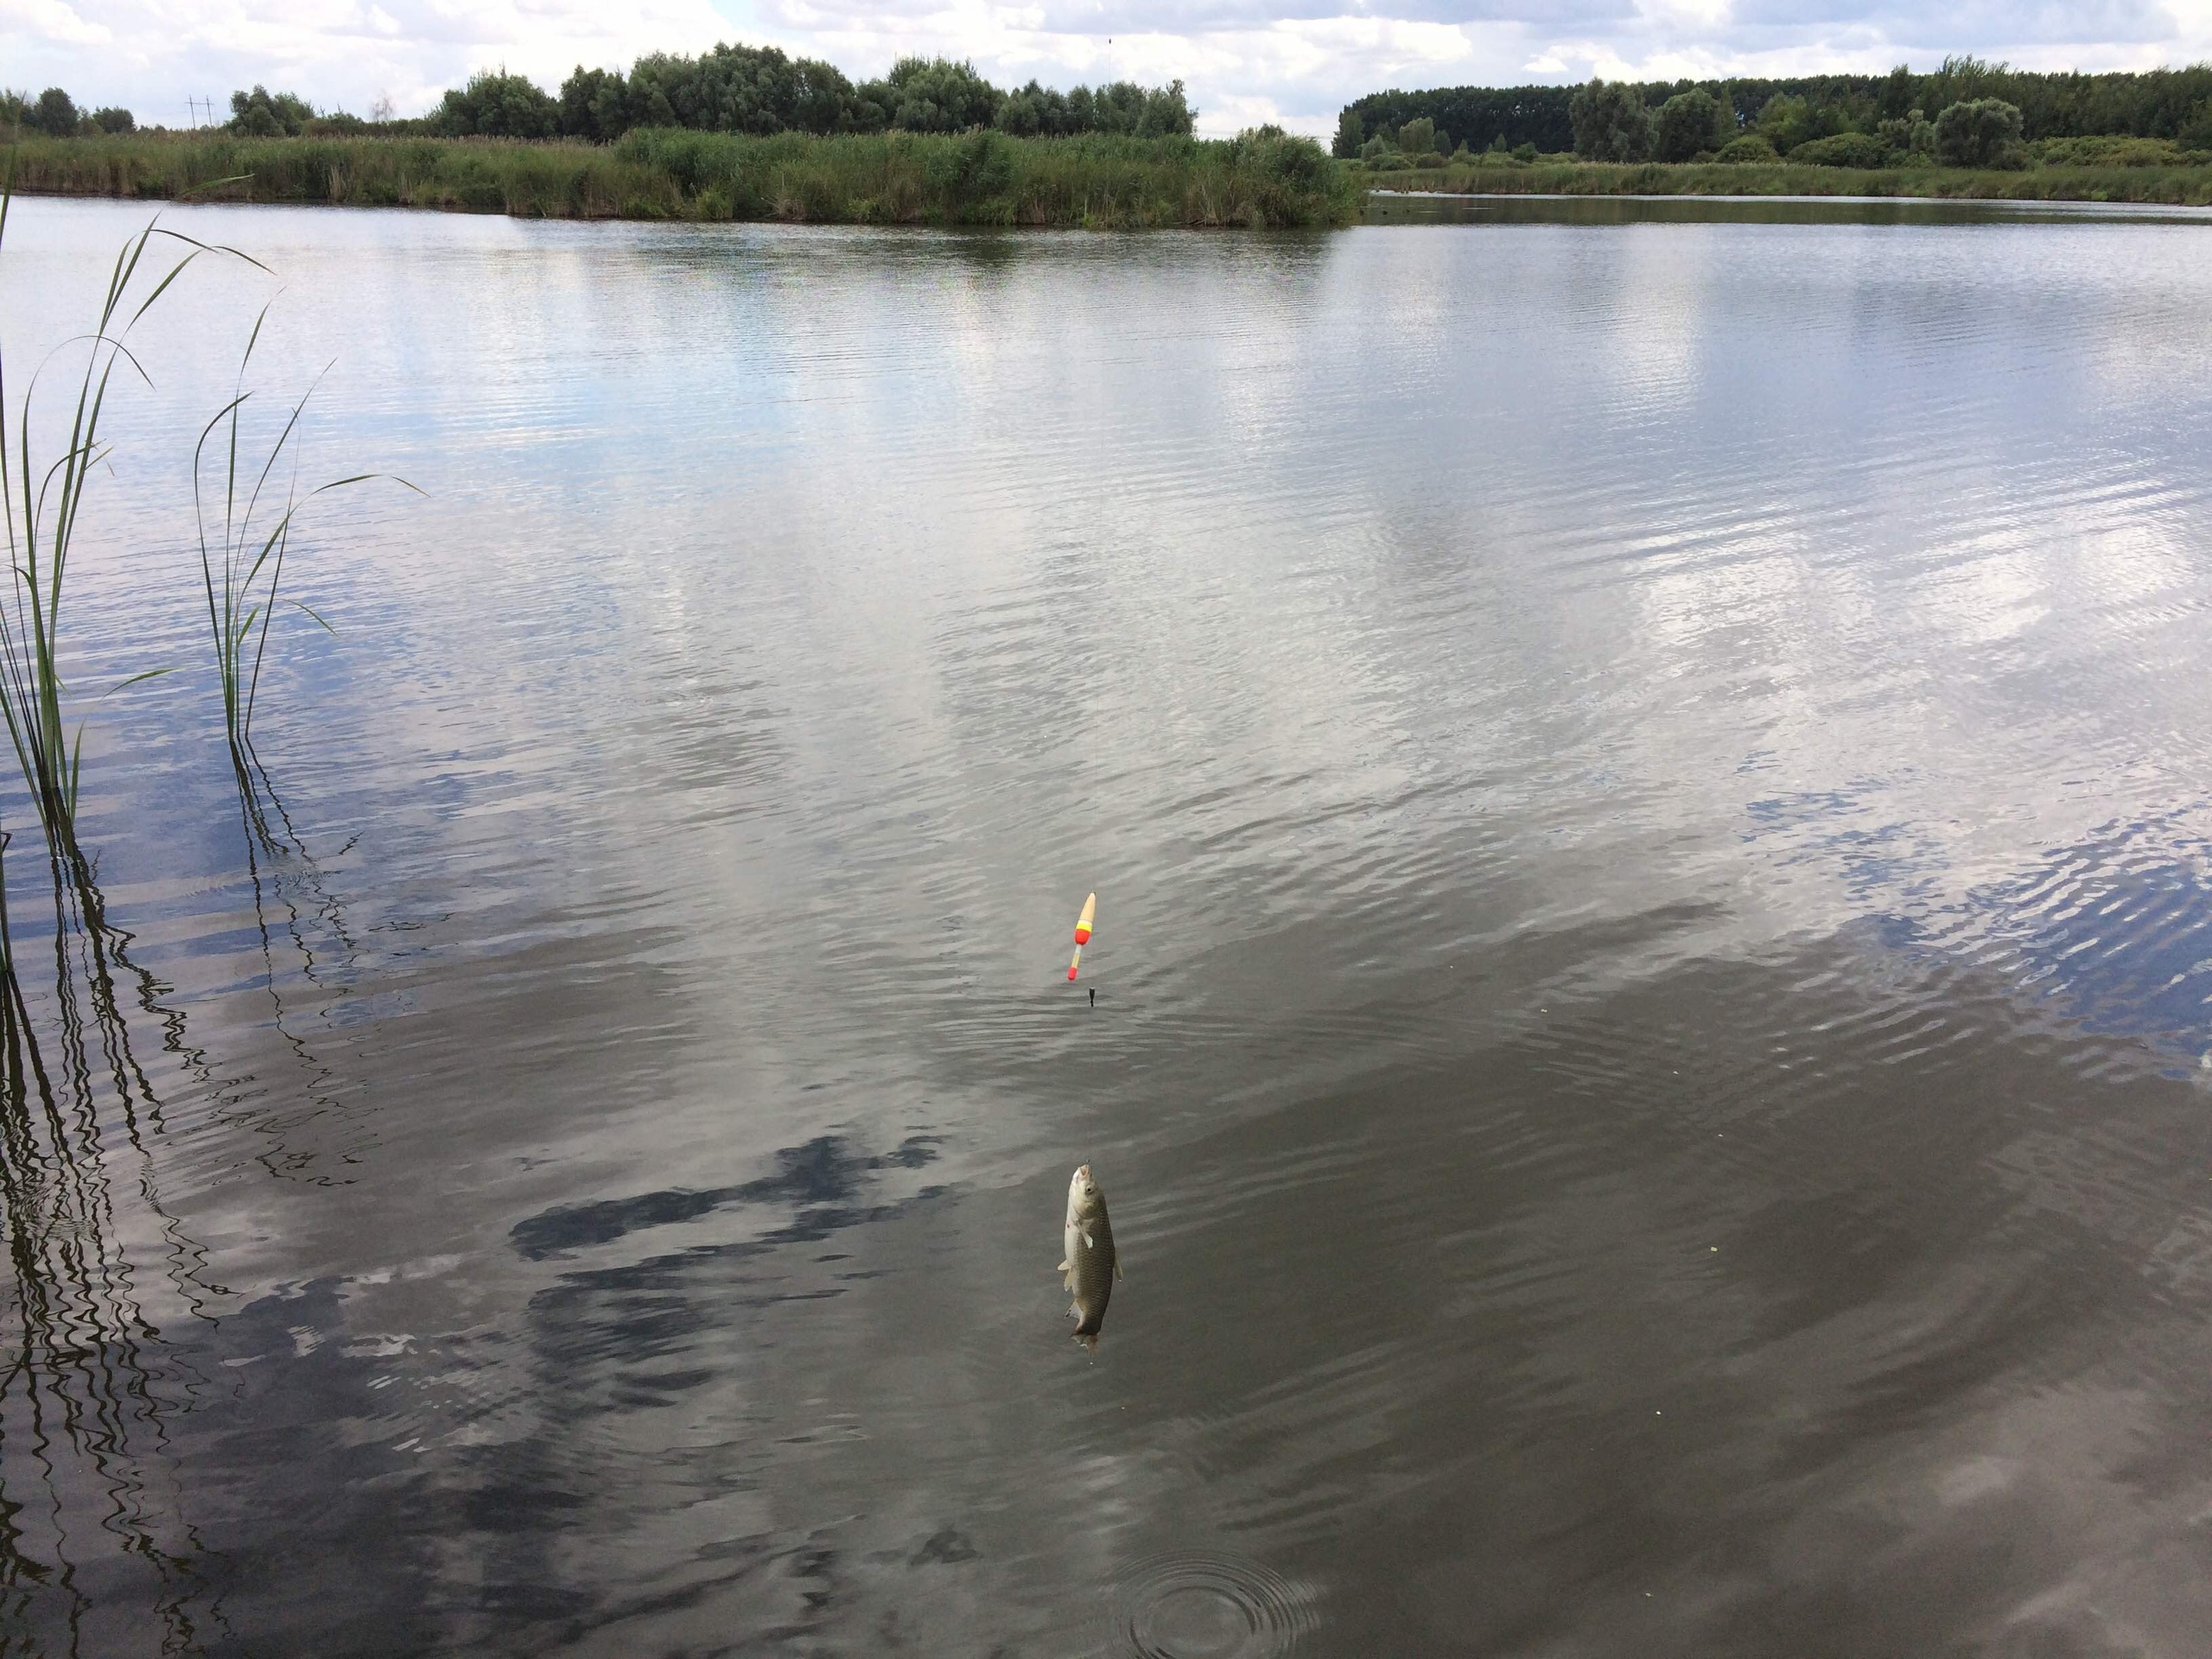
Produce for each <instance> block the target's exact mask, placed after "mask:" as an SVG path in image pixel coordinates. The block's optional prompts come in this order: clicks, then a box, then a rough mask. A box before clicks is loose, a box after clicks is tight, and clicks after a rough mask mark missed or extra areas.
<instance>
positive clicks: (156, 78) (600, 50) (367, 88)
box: [0, 0, 2212, 132]
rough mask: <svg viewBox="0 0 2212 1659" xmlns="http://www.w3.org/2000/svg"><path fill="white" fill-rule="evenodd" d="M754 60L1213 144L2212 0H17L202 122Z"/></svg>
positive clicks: (14, 16) (44, 72)
mask: <svg viewBox="0 0 2212 1659" xmlns="http://www.w3.org/2000/svg"><path fill="white" fill-rule="evenodd" d="M723 40H741V41H749V42H755V43H768V44H773V45H777V46H780V47H783V48H785V49H786V50H787V51H791V52H794V53H804V54H808V55H810V56H814V57H822V58H827V59H829V60H830V61H831V62H833V63H835V64H836V65H838V66H839V67H841V68H842V69H844V70H845V71H846V72H847V73H849V74H852V75H854V76H855V77H856V78H857V77H861V76H865V75H869V74H874V73H880V71H882V70H883V69H884V68H886V67H888V66H889V64H890V63H891V61H892V60H893V58H895V57H897V56H899V55H900V54H904V53H907V52H918V53H922V54H939V53H942V54H946V55H949V56H953V57H962V58H971V59H973V60H975V63H976V67H978V68H979V69H981V70H982V71H983V72H984V73H986V74H988V75H989V76H990V77H991V78H992V79H995V80H997V81H999V82H1000V83H1001V84H1005V83H1007V82H1010V81H1020V80H1027V79H1029V78H1030V77H1031V76H1035V77H1037V78H1038V79H1040V80H1043V81H1045V82H1046V84H1047V85H1059V86H1067V85H1071V84H1072V83H1074V82H1076V81H1078V80H1080V81H1096V80H1098V79H1121V78H1125V77H1126V78H1129V79H1138V80H1144V81H1153V82H1157V81H1166V80H1168V79H1173V78H1175V77H1177V76H1180V77H1182V79H1184V81H1185V83H1186V84H1187V85H1188V86H1189V88H1190V92H1191V95H1192V101H1193V103H1194V104H1196V105H1197V106H1198V111H1199V127H1200V130H1202V131H1206V132H1227V131H1233V130H1236V128H1238V127H1241V126H1246V125H1249V124H1252V123H1254V122H1256V121H1263V120H1278V121H1281V122H1282V123H1283V124H1285V125H1287V126H1291V127H1294V128H1298V129H1300V130H1306V131H1312V132H1325V131H1327V130H1330V129H1331V128H1332V127H1333V125H1334V124H1335V118H1336V111H1338V108H1340V107H1341V106H1342V105H1344V103H1345V102H1346V101H1347V100H1348V99H1352V98H1355V97H1357V96H1358V95H1359V94H1360V93H1362V92H1373V91H1376V90H1379V89H1381V88H1383V87H1386V86H1463V85H1468V84H1471V83H1481V84H1491V85H1512V84H1516V83H1521V82H1526V81H1532V80H1541V81H1561V80H1579V79H1586V78H1587V77H1588V76H1589V75H1591V74H1592V73H1593V72H1594V73H1599V74H1604V75H1609V76H1630V75H1633V76H1637V77H1640V78H1648V79H1658V78H1661V77H1667V78H1672V77H1675V76H1681V75H1699V76H1702V75H1717V74H1730V73H1802V72H1808V71H1815V70H1823V69H1854V70H1881V69H1886V68H1888V67H1891V65H1893V64H1897V63H1900V62H1906V63H1910V64H1912V65H1913V66H1914V67H1916V68H1927V67H1933V66H1934V65H1935V64H1936V62H1938V61H1939V60H1942V58H1943V57H1944V56H1945V55H1946V54H1949V53H1954V52H1972V53H1974V54H1978V55H1980V56H1983V57H1989V58H2003V59H2007V60H2011V61H2012V62H2014V63H2018V64H2022V65H2025V66H2028V67H2035V68H2069V67H2081V68H2085V69H2111V68H2143V67H2152V66H2154V65H2158V64H2162V63H2163V64H2180V63H2193V62H2196V61H2199V60H2203V59H2206V58H2212V0H2012V3H2007V0H1962V3H1955V4H1938V5H1929V4H1926V3H1924V0H1549V3H1546V0H1033V3H1027V4H994V3H989V0H0V82H4V84H6V85H9V86H19V87H25V88H28V89H29V90H31V91H33V92H35V91H37V90H39V89H40V88H41V87H44V86H55V85H58V86H63V87H65V88H66V89H67V91H68V92H70V93H71V94H72V95H73V96H74V97H75V98H76V99H78V101H79V103H84V104H91V105H107V104H121V105H127V106H128V107H129V108H130V109H131V110H133V111H136V112H137V116H138V118H139V119H140V120H141V121H142V122H146V123H162V124H169V125H180V124H185V123H186V122H188V120H189V118H190V117H189V115H188V99H192V98H201V99H205V98H209V97H213V99H215V100H216V101H217V103H218V105H220V104H221V103H222V101H223V99H225V98H226V95H227V94H228V93H229V92H230V91H231V89H232V87H235V86H245V85H250V84H251V83H253V82H256V81H259V82H264V83H266V84H267V85H269V86H271V87H283V88H285V89H287V90H289V91H293V92H298V93H299V94H301V95H302V97H304V98H306V99H308V101H309V102H310V103H312V104H315V105H317V106H319V107H321V108H326V109H327V108H340V109H348V110H352V111H355V112H356V113H365V112H366V111H367V110H368V109H369V107H370V106H371V105H372V104H373V103H374V102H375V100H376V99H378V98H379V97H385V98H389V99H391V102H392V105H393V106H394V107H395V109H396V110H397V112H398V113H400V114H403V115H407V114H415V113H418V112H420V111H423V110H424V109H427V108H428V107H429V105H431V104H433V103H435V101H436V98H437V94H438V92H439V91H440V89H442V88H443V87H445V86H450V85H453V84H454V83H456V82H458V81H460V80H461V79H466V78H467V75H468V74H469V73H470V72H471V71H473V70H475V69H480V68H484V67H497V66H499V65H503V64H504V65H505V67H508V68H510V69H514V70H519V71H523V72H524V73H529V74H531V75H532V76H534V77H536V78H537V79H538V80H539V81H540V82H541V83H543V84H544V85H545V86H548V87H549V88H550V87H552V86H556V85H557V84H558V83H559V81H560V79H562V77H563V75H565V74H566V73H568V71H569V69H570V68H572V67H574V66H575V65H576V64H578V63H585V64H594V65H608V66H618V67H626V66H627V64H628V63H629V61H630V60H632V58H634V57H636V56H637V55H638V54H640V53H643V52H650V51H657V50H665V51H681V52H696V51H698V50H701V49H702V48H706V47H709V46H711V45H712V44H714V42H715V41H723Z"/></svg>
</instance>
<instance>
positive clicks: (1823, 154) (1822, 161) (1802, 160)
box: [1789, 132, 1890, 168]
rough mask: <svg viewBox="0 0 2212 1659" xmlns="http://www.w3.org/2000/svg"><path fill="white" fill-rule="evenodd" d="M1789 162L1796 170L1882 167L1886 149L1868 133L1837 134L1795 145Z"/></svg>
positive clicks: (1887, 160)
mask: <svg viewBox="0 0 2212 1659" xmlns="http://www.w3.org/2000/svg"><path fill="white" fill-rule="evenodd" d="M1789 160H1790V162H1791V163H1792V164H1793V165H1795V166H1798V167H1860V168H1873V167H1885V166H1887V165H1888V164H1889V160H1890V147H1889V146H1888V145H1887V144H1885V143H1883V142H1882V141H1881V140H1880V139H1879V138H1877V137H1874V135H1873V134H1872V133H1870V132H1839V133H1837V134H1835V135H1834V137H1828V138H1814V139H1809V140H1808V141H1807V142H1806V143H1802V144H1800V145H1798V146H1797V148H1796V149H1793V150H1791V151H1790V152H1789Z"/></svg>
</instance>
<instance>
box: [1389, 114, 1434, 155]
mask: <svg viewBox="0 0 2212 1659" xmlns="http://www.w3.org/2000/svg"><path fill="white" fill-rule="evenodd" d="M1398 148H1399V149H1402V150H1403V151H1405V153H1406V154H1407V155H1408V156H1433V155H1434V154H1435V153H1436V123H1435V122H1433V121H1432V120H1430V119H1429V118H1428V117H1427V116H1425V115H1424V116H1421V117H1418V118H1415V119H1414V120H1411V121H1408V122H1407V123H1406V124H1405V125H1404V126H1402V127H1400V128H1399V129H1398Z"/></svg>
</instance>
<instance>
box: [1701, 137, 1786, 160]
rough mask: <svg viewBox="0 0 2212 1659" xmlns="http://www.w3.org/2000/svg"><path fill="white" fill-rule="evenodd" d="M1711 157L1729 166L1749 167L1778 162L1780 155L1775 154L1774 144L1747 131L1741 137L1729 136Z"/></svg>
mask: <svg viewBox="0 0 2212 1659" xmlns="http://www.w3.org/2000/svg"><path fill="white" fill-rule="evenodd" d="M1781 159H1782V157H1781V156H1779V155H1777V154H1776V152H1775V148H1774V146H1773V145H1772V144H1770V143H1767V141H1766V140H1765V139H1764V138H1762V137H1759V135H1758V134H1757V133H1756V132H1747V133H1745V135H1744V136H1743V137H1740V138H1731V139H1730V140H1729V141H1728V142H1727V143H1725V144H1723V145H1721V146H1720V148H1719V150H1718V151H1716V152H1715V153H1714V155H1713V160H1714V161H1716V162H1722V163H1724V164H1726V165H1727V166H1730V167H1750V166H1758V165H1759V164H1761V163H1767V162H1778V161H1780V160H1781Z"/></svg>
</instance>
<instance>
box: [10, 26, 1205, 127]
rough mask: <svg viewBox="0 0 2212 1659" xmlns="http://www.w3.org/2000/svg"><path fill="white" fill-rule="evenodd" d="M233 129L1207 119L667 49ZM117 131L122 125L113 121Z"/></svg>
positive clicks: (249, 101) (236, 105)
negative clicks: (413, 113)
mask: <svg viewBox="0 0 2212 1659" xmlns="http://www.w3.org/2000/svg"><path fill="white" fill-rule="evenodd" d="M0 98H4V99H5V100H6V101H4V102H0V122H9V123H13V124H16V125H18V126H20V127H27V128H29V129H30V130H34V131H39V132H47V133H51V134H54V136H56V137H65V136H68V135H72V134H75V133H78V132H89V131H94V130H102V131H110V132H117V131H120V132H128V131H130V130H132V127H133V126H134V123H133V122H132V120H131V116H130V111H128V110H103V111H99V112H98V113H97V114H96V115H92V116H83V115H80V114H79V111H78V109H77V106H76V105H75V104H74V103H73V101H72V100H71V99H70V98H69V96H68V94H67V92H63V91H62V90H61V88H60V87H58V86H57V87H51V88H49V89H48V90H47V91H46V92H43V93H41V95H40V96H39V97H38V98H36V99H32V98H30V97H29V94H27V93H19V92H10V93H6V94H4V95H0ZM231 111H232V114H231V119H230V121H229V122H228V123H227V125H228V126H229V128H230V130H232V131H233V132H237V133H239V134H241V135H244V136H245V137H298V136H300V135H301V134H303V133H314V134H327V133H349V132H364V131H377V132H424V133H433V134H438V135H441V136H443V137H461V138H466V137H491V138H577V139H584V140H588V141H589V142H592V143H613V141H614V140H615V139H617V138H620V137H621V136H622V135H623V134H624V133H626V132H628V131H630V130H632V129H633V128H638V127H688V128H690V129H693V130H699V131H706V132H742V133H753V134H762V135H765V134H769V133H778V132H811V133H836V132H884V131H888V130H903V131H907V132H967V131H970V130H974V129H976V128H991V129H995V130H997V131H1000V132H1003V133H1007V134H1009V135H1011V136H1013V137H1021V138H1032V137H1065V136H1070V135H1073V134H1076V133H1086V132H1104V133H1122V134H1127V135H1128V136H1130V137H1140V138H1148V137H1174V136H1179V137H1189V136H1190V135H1191V133H1192V129H1193V126H1194V124H1195V118H1196V111H1193V110H1192V108H1191V106H1190V103H1189V100H1188V99H1186V98H1185V95H1184V92H1183V83H1182V82H1181V81H1179V80H1176V81H1171V82H1169V83H1168V84H1167V85H1166V86H1138V85H1137V84H1135V82H1133V81H1116V82H1114V83H1112V84H1111V85H1107V86H1096V87H1090V86H1077V87H1075V88H1073V89H1071V90H1070V91H1067V92H1061V91H1058V90H1057V89H1055V88H1052V87H1048V86H1040V85H1039V84H1038V83H1037V82H1036V81H1034V80H1032V81H1030V82H1029V84H1028V85H1027V86H1019V87H1015V88H1014V89H1013V90H1011V91H1007V90H1004V89H1001V88H1000V87H997V86H993V85H992V84H991V83H990V82H989V81H988V80H986V79H984V78H983V77H982V76H981V75H979V74H977V73H976V68H975V66H974V65H973V64H970V63H955V62H952V61H950V60H948V59H944V58H911V57H910V58H901V59H900V60H899V61H898V62H897V63H895V64H894V65H893V66H892V68H891V73H888V74H887V75H885V76H882V77H881V78H880V79H875V80H866V81H860V82H855V81H854V80H852V79H849V77H848V76H847V75H846V74H845V73H843V72H842V70H840V69H838V68H837V67H836V65H834V64H829V63H823V62H820V61H818V60H815V59H812V58H793V57H789V56H786V55H785V54H784V53H782V52H780V51H779V50H777V49H776V48H774V47H772V46H735V45H721V46H716V47H715V48H714V49H713V50H712V51H710V52H705V53H702V54H700V55H699V56H697V57H689V56H683V55H681V54H671V53H666V52H656V53H652V54H649V55H648V56H645V57H642V58H639V59H638V60H637V61H636V62H634V63H633V64H632V65H631V67H630V69H629V71H628V73H624V72H623V71H621V70H620V69H587V68H585V67H582V65H581V64H580V65H578V66H577V67H576V70H575V73H573V74H571V75H570V76H569V78H568V79H566V80H565V81H563V83H562V84H561V87H560V90H559V91H558V92H547V91H546V90H545V89H544V88H543V87H542V86H538V85H537V82H535V81H533V80H531V79H530V78H529V77H528V76H526V75H514V74H509V73H505V71H504V70H500V71H486V72H485V73H481V74H477V75H474V76H472V77H470V79H469V80H468V83H467V85H466V86H458V87H454V88H452V89H450V90H448V92H446V94H445V96H444V97H443V99H441V100H440V102H439V104H438V106H437V107H436V108H435V109H434V110H432V111H430V112H429V115H427V116H424V117H422V118H418V119H414V120H407V121H393V120H391V119H388V118H386V119H380V120H376V121H364V120H362V119H361V118H359V117H358V116H353V115H348V114H346V113H345V112H343V111H333V112H330V113H324V114H319V113H317V111H315V110H314V109H313V108H311V107H310V106H309V105H308V102H307V100H306V99H302V98H300V97H298V96H297V95H296V94H294V93H290V92H270V91H269V90H268V89H267V88H266V87H264V86H255V87H254V88H252V89H251V91H247V92H233V93H232V94H231ZM111 123H113V124H111Z"/></svg>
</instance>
